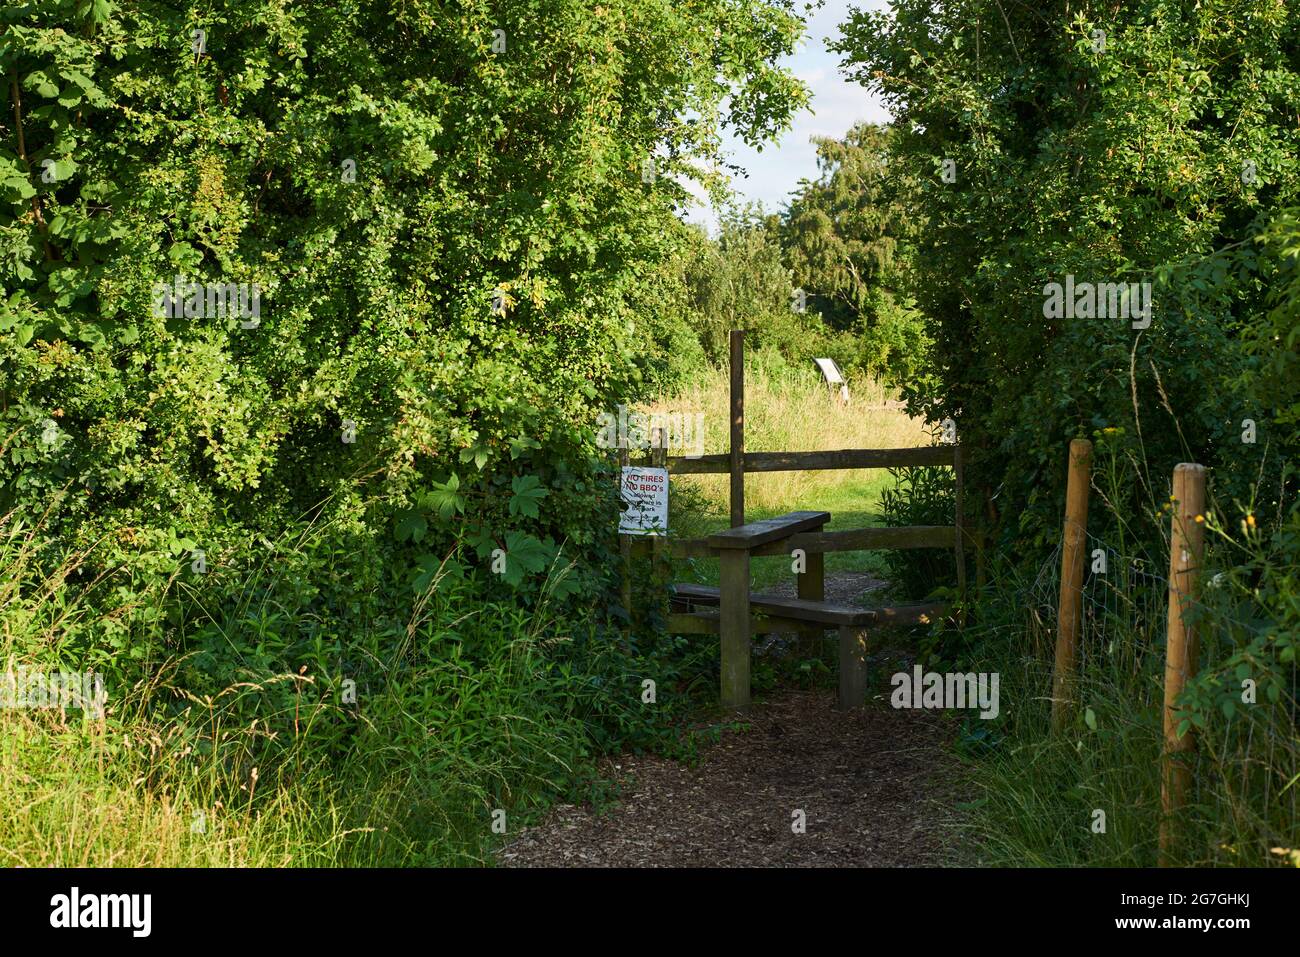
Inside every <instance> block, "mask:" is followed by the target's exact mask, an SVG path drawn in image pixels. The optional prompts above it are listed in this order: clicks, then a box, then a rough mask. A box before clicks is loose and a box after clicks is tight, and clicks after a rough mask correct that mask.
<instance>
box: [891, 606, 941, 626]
mask: <svg viewBox="0 0 1300 957" xmlns="http://www.w3.org/2000/svg"><path fill="white" fill-rule="evenodd" d="M948 608H949V606H948V603H947V602H942V601H936V602H923V603H920V604H916V605H890V606H888V607H885V608H873V609H872V611H874V612H875V613H876V621H875V623H876V625H877V626H882V625H928V624H930V623H931V622H934V621H938V620H939V619H940V618H942V617H944V616H945V615H947V614H948Z"/></svg>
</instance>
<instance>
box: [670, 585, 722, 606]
mask: <svg viewBox="0 0 1300 957" xmlns="http://www.w3.org/2000/svg"><path fill="white" fill-rule="evenodd" d="M721 596H722V589H720V588H715V587H714V586H712V585H696V584H692V583H679V584H675V585H673V598H674V599H677V600H681V601H686V602H689V603H690V604H692V605H716V604H717V603H718V600H719V599H720V598H721Z"/></svg>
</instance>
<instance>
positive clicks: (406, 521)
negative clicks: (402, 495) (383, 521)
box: [393, 509, 429, 542]
mask: <svg viewBox="0 0 1300 957" xmlns="http://www.w3.org/2000/svg"><path fill="white" fill-rule="evenodd" d="M428 528H429V523H428V522H427V521H425V518H424V516H423V515H421V514H420V513H419V512H416V511H412V510H410V509H407V510H406V511H404V512H402V513H401V515H400V516H399V518H398V520H397V525H396V526H395V527H394V529H393V533H394V534H395V535H396V536H397V540H398V541H399V542H407V541H411V542H419V541H423V540H424V533H425V532H426V531H427V530H428Z"/></svg>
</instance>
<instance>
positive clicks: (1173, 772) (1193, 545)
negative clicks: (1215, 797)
mask: <svg viewBox="0 0 1300 957" xmlns="http://www.w3.org/2000/svg"><path fill="white" fill-rule="evenodd" d="M1173 492H1174V514H1173V519H1172V526H1171V528H1170V534H1169V630H1168V644H1167V647H1166V651H1165V714H1164V729H1165V754H1164V768H1163V771H1164V773H1163V780H1162V786H1161V789H1160V806H1161V810H1162V811H1163V812H1164V813H1163V816H1162V818H1161V820H1160V866H1161V867H1167V866H1169V864H1170V863H1171V862H1172V859H1173V852H1174V850H1175V846H1176V844H1177V841H1176V837H1177V828H1176V822H1175V820H1174V815H1175V814H1176V813H1177V812H1178V811H1179V810H1180V809H1181V808H1182V806H1183V804H1184V803H1185V801H1186V799H1187V792H1188V791H1189V790H1190V788H1191V784H1192V769H1191V766H1190V765H1189V764H1188V758H1190V757H1191V752H1192V751H1193V750H1194V749H1195V747H1196V737H1195V733H1194V732H1193V730H1192V729H1191V728H1190V727H1189V728H1188V729H1187V732H1186V733H1185V734H1184V735H1183V736H1182V737H1181V738H1180V737H1179V736H1178V719H1177V717H1176V714H1175V711H1174V704H1175V702H1177V700H1178V696H1179V695H1180V694H1182V693H1183V688H1184V687H1186V685H1187V681H1188V679H1190V678H1191V677H1192V676H1194V675H1195V674H1196V667H1197V658H1198V655H1199V652H1200V647H1199V641H1198V637H1197V634H1196V630H1195V629H1194V628H1191V627H1189V626H1188V624H1187V621H1186V616H1187V611H1188V608H1189V606H1190V604H1191V602H1192V599H1193V596H1194V595H1195V593H1196V581H1197V578H1198V576H1199V575H1200V571H1201V559H1202V556H1203V554H1204V551H1205V524H1204V521H1205V519H1204V515H1205V466H1204V465H1194V464H1191V463H1188V462H1184V463H1183V464H1181V465H1179V466H1177V467H1176V468H1175V469H1174V490H1173ZM1197 519H1200V521H1197Z"/></svg>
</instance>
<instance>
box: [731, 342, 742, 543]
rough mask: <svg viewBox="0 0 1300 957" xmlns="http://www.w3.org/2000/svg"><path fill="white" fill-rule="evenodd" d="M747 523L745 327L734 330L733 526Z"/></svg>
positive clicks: (732, 373) (732, 364) (732, 376)
mask: <svg viewBox="0 0 1300 957" xmlns="http://www.w3.org/2000/svg"><path fill="white" fill-rule="evenodd" d="M744 524H745V330H743V329H732V330H731V527H732V528H739V527H740V526H741V525H744Z"/></svg>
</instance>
